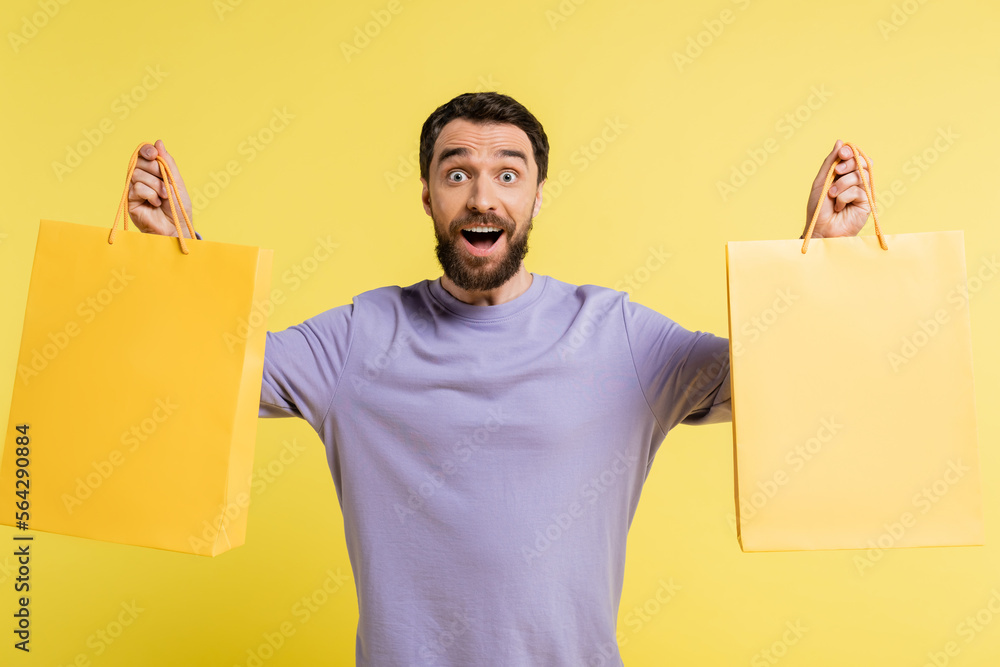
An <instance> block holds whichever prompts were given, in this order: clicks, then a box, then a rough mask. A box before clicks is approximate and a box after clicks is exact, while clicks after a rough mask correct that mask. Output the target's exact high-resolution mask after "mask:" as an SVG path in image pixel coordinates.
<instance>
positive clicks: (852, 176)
mask: <svg viewBox="0 0 1000 667" xmlns="http://www.w3.org/2000/svg"><path fill="white" fill-rule="evenodd" d="M854 185H861V186H863V185H864V184H863V183H862V182H861V176H859V175H858V172H856V171H852V172H850V173H849V174H844V175H843V176H839V177H837V178H836V179H835V180H834V181H833V185H831V186H830V196H831V197H836V196H837V195H838V194H839V193H841V192H843V191H844V190H846V189H848V188H850V187H852V186H854Z"/></svg>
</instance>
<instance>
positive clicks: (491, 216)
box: [434, 213, 532, 292]
mask: <svg viewBox="0 0 1000 667" xmlns="http://www.w3.org/2000/svg"><path fill="white" fill-rule="evenodd" d="M473 223H474V224H482V225H489V226H491V227H497V228H499V229H502V230H503V231H504V234H505V235H506V237H507V239H506V248H505V250H504V254H503V256H502V257H500V258H499V259H498V258H497V257H494V256H493V255H490V256H489V257H476V256H475V255H470V254H469V253H468V252H465V251H464V250H463V249H460V248H459V245H460V244H462V243H464V237H463V236H462V232H461V229H462V227H465V226H466V225H468V224H473ZM531 226H532V223H531V218H529V219H528V224H527V225H526V226H525V228H524V230H523V231H522V232H521V233H520V234H518V235H516V236H515V235H514V232H515V229H516V225H515V224H514V222H513V221H511V220H508V219H506V218H501V217H500V216H498V215H496V214H495V213H469V214H468V215H465V216H463V217H461V218H458V219H455V220H453V221H452V222H451V225H450V228H449V230H448V232H449V235H448V236H444V235H442V234H441V232H440V231H438V225H437V220H434V235H435V236H436V237H437V247H436V248H435V251H436V252H437V258H438V261H439V262H440V263H441V268H442V269H443V270H444V274H445V275H446V276H448V277H449V278H451V280H452V281H453V282H454V283H455V284H456V285H458V286H459V287H460V288H462V289H464V290H467V291H470V292H486V291H489V290H494V289H497V288H498V287H500V286H501V285H503V284H504V283H506V282H507V281H508V280H510V279H511V278H513V277H514V275H515V274H517V272H518V270H519V269H520V268H521V262H522V261H523V260H524V256H525V255H527V254H528V233H529V232H531ZM497 243H499V239H498V240H497Z"/></svg>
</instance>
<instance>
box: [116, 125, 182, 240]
mask: <svg viewBox="0 0 1000 667" xmlns="http://www.w3.org/2000/svg"><path fill="white" fill-rule="evenodd" d="M145 145H146V144H145V142H143V143H141V144H139V145H138V146H136V149H135V150H134V151H133V152H132V158H131V159H130V160H129V163H128V170H127V171H126V172H125V191H124V192H122V198H121V201H120V202H119V203H118V209H117V210H116V211H115V220H114V224H112V225H111V233H110V234H108V243H109V244H111V243H114V242H115V234H117V233H118V214H119V213H120V214H121V216H122V229H124V230H125V231H128V222H129V220H130V219H131V215H130V214H129V211H128V189H129V185H131V183H132V173H133V172H135V166H136V163H137V162H138V161H139V150H140V149H141V148H142V147H143V146H145ZM156 163H157V164H159V165H160V174H162V175H163V180H164V181H166V183H167V185H169V186H170V187H169V188H167V202H168V203H169V204H170V215H171V217H172V218H173V219H174V228H175V229H176V230H177V239H178V240H179V241H180V244H181V252H183V253H184V254H185V255H187V254H188V253H189V251H188V247H187V243H186V242H185V240H184V232H183V231H181V222H180V219H179V218H178V217H177V208H176V207H175V206H174V199H173V197H171V196H170V191H171V189H172V190H173V193H174V197H177V206H178V207H180V209H181V214H182V215H183V216H184V222H185V224H186V225H187V230H188V232H189V233H190V234H191V238H192V239H193V238H195V235H194V227H193V226H192V225H191V218H189V217H188V214H187V211H185V210H184V206H183V205H182V204H181V193H180V191H179V190H178V189H177V181H176V180H174V175H173V173H172V172H171V171H170V167H168V166H167V162H166V160H164V159H163V156H161V155H159V154H157V156H156Z"/></svg>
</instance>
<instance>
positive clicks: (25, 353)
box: [0, 149, 272, 556]
mask: <svg viewBox="0 0 1000 667" xmlns="http://www.w3.org/2000/svg"><path fill="white" fill-rule="evenodd" d="M137 154H138V149H136V153H135V154H133V156H132V160H131V163H130V165H129V170H128V174H127V176H126V192H127V189H128V183H129V181H130V180H131V175H132V171H133V170H134V168H135V164H136V157H137ZM157 161H158V162H159V164H160V169H161V172H162V173H163V174H164V176H165V177H166V179H167V181H168V183H169V184H170V185H171V187H172V188H173V193H174V196H175V197H176V199H177V201H178V204H179V202H180V197H179V195H178V193H177V187H176V185H175V184H174V183H173V178H172V176H170V175H169V169H168V168H167V166H166V163H165V162H164V161H163V160H162V158H157ZM168 199H169V200H170V206H171V210H172V211H173V215H174V224H175V226H176V227H177V232H178V238H173V237H164V236H157V235H153V234H139V233H124V234H118V235H117V236H116V233H115V230H116V228H117V223H118V219H117V215H116V217H115V224H114V225H113V226H112V230H111V233H110V235H109V233H108V230H107V229H106V228H99V227H92V226H86V225H79V224H71V223H67V222H54V221H50V220H42V221H41V224H40V226H39V230H38V243H37V245H36V248H35V257H34V263H33V265H32V269H31V281H30V284H29V288H28V300H27V306H26V308H25V313H24V328H23V332H22V335H21V348H20V353H19V355H18V361H17V372H16V377H15V378H14V391H13V397H12V401H11V407H10V421H9V427H8V429H7V434H6V437H5V442H4V450H3V458H2V462H0V489H2V493H3V495H4V497H10V496H12V495H14V494H15V493H16V494H17V497H18V498H17V502H18V507H17V510H18V511H17V512H16V513H15V512H13V511H4V512H2V513H0V522H2V523H4V524H7V525H12V526H17V527H19V528H29V529H31V530H41V531H47V532H52V533H59V534H62V535H73V536H79V537H86V538H91V539H98V540H105V541H109V542H119V543H122V544H131V545H138V546H146V547H155V548H159V549H168V550H171V551H180V552H185V553H193V554H200V555H210V556H215V555H217V554H219V553H222V552H224V551H226V550H228V549H231V548H232V547H235V546H239V545H240V544H243V542H244V539H245V533H246V520H247V505H248V502H249V492H250V477H251V473H252V463H253V450H254V440H255V435H256V427H257V409H258V404H259V398H260V385H261V377H262V374H263V355H264V335H265V325H266V318H265V317H264V316H263V315H262V311H260V310H259V309H254V304H255V303H257V302H258V301H260V300H262V299H264V298H266V295H267V293H268V291H269V283H270V270H271V255H272V252H271V251H270V250H262V249H260V248H254V247H247V246H239V245H233V244H228V243H215V242H209V241H201V240H193V239H192V240H185V239H184V238H183V235H182V234H181V227H180V221H179V219H178V217H177V212H176V209H175V207H174V202H173V199H171V198H169V197H168ZM126 204H127V202H126V196H125V195H123V196H122V201H121V204H120V206H119V210H120V211H121V212H122V214H123V219H124V225H125V229H126V230H127V229H128V220H129V215H128V210H127V206H126ZM181 213H182V214H183V215H184V219H185V222H186V224H187V228H188V230H189V231H190V233H191V236H192V237H194V231H193V229H192V227H191V222H190V220H188V219H187V214H186V213H184V211H183V208H182V210H181ZM248 322H249V323H251V324H248Z"/></svg>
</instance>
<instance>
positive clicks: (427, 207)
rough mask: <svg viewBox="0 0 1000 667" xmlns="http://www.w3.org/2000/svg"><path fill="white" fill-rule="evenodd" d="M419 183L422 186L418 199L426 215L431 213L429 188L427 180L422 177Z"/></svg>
mask: <svg viewBox="0 0 1000 667" xmlns="http://www.w3.org/2000/svg"><path fill="white" fill-rule="evenodd" d="M420 183H421V184H422V185H423V186H424V189H423V191H422V192H421V193H420V201H422V202H423V204H424V212H425V213H427V215H431V189H430V186H429V185H427V180H426V179H424V178H421V179H420Z"/></svg>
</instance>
